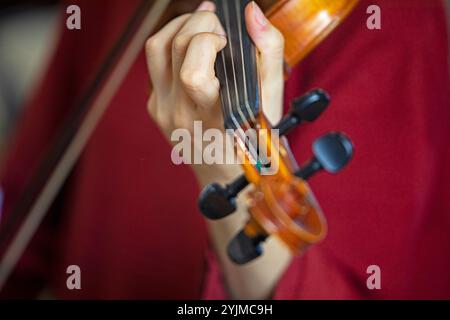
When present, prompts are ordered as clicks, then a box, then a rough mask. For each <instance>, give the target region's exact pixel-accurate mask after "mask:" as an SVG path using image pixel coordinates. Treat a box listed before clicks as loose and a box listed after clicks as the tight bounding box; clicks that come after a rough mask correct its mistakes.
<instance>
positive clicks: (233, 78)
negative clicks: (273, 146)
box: [215, 0, 261, 130]
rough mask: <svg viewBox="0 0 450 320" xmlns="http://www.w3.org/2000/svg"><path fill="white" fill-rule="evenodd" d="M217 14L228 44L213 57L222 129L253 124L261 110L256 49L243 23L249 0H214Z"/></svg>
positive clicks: (238, 127)
mask: <svg viewBox="0 0 450 320" xmlns="http://www.w3.org/2000/svg"><path fill="white" fill-rule="evenodd" d="M215 2H216V7H217V15H218V17H219V19H220V21H221V23H222V26H223V27H224V29H225V32H226V34H227V39H228V43H227V46H226V47H225V48H224V49H223V50H222V51H221V52H220V53H219V55H218V57H217V60H216V66H215V69H216V76H217V78H218V79H219V82H220V97H221V103H222V112H223V117H224V122H225V129H234V130H235V129H240V128H243V129H247V128H252V127H254V126H255V125H256V123H257V119H258V114H259V112H260V109H261V107H260V104H261V99H260V87H259V79H258V66H257V52H256V48H255V46H254V44H253V42H252V41H251V39H250V37H249V35H248V32H247V27H246V23H245V15H244V12H245V11H244V10H245V7H246V6H247V4H248V3H249V2H250V1H249V0H216V1H215Z"/></svg>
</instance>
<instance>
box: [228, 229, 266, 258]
mask: <svg viewBox="0 0 450 320" xmlns="http://www.w3.org/2000/svg"><path fill="white" fill-rule="evenodd" d="M261 242H262V239H258V238H256V239H253V238H250V237H248V236H247V235H246V234H245V232H244V231H243V230H242V231H241V232H239V233H238V234H237V235H236V236H235V237H234V238H233V240H231V242H230V244H229V245H228V249H227V251H228V256H229V258H230V259H231V261H233V262H234V263H236V264H238V265H243V264H246V263H249V262H250V261H253V260H255V259H256V258H258V257H259V256H261V255H262V253H263V249H262V245H261Z"/></svg>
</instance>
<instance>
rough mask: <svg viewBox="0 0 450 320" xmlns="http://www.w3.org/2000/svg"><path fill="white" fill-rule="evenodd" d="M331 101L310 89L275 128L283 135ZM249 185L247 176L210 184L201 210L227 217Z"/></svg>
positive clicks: (215, 216)
mask: <svg viewBox="0 0 450 320" xmlns="http://www.w3.org/2000/svg"><path fill="white" fill-rule="evenodd" d="M329 103H330V97H329V96H328V94H327V93H326V92H325V91H323V90H321V89H316V90H313V91H310V92H308V93H307V94H305V95H304V96H302V97H301V98H297V99H294V101H293V102H292V108H291V111H290V112H289V114H288V115H286V116H285V117H284V118H283V119H282V120H281V121H280V123H279V124H278V125H277V126H275V129H278V130H280V136H283V135H285V134H287V133H288V132H289V131H290V130H292V129H293V128H294V127H295V126H298V125H299V124H301V123H302V122H313V121H315V120H316V119H317V118H318V117H319V116H320V115H321V114H322V113H323V112H324V111H325V110H326V109H327V107H328V105H329ZM247 185H248V182H247V179H246V178H245V176H241V177H239V178H238V179H237V180H236V181H234V182H232V183H231V184H229V185H226V186H225V187H223V186H221V185H219V184H217V183H214V184H210V185H209V186H207V187H206V188H205V189H204V190H203V191H202V193H201V194H200V197H199V201H198V203H199V208H200V211H201V212H202V213H203V215H204V216H205V217H206V218H208V219H212V220H218V219H222V218H225V217H226V216H228V215H230V214H232V213H233V212H234V211H236V197H237V195H238V194H239V192H241V191H242V190H244V189H245V187H246V186H247Z"/></svg>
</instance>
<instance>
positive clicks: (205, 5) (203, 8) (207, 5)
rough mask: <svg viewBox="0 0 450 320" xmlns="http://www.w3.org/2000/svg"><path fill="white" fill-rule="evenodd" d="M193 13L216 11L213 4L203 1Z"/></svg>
mask: <svg viewBox="0 0 450 320" xmlns="http://www.w3.org/2000/svg"><path fill="white" fill-rule="evenodd" d="M195 11H197V12H198V11H210V12H215V11H216V5H215V4H214V2H211V1H203V2H202V3H201V4H200V5H199V6H198V8H197V10H195Z"/></svg>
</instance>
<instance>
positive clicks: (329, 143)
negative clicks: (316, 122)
mask: <svg viewBox="0 0 450 320" xmlns="http://www.w3.org/2000/svg"><path fill="white" fill-rule="evenodd" d="M313 152H314V155H315V157H316V160H317V161H318V162H319V163H320V165H321V166H322V168H323V169H325V170H326V171H328V172H330V173H337V172H339V171H341V170H342V169H343V168H344V167H345V166H346V165H347V164H348V163H349V162H350V160H351V159H352V157H353V144H352V142H351V141H350V139H349V138H348V137H347V136H345V135H344V134H342V133H337V132H332V133H329V134H327V135H325V136H323V137H321V138H320V139H318V140H317V141H316V142H314V144H313Z"/></svg>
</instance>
